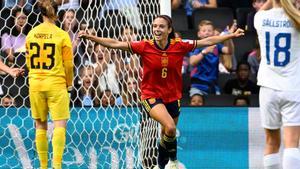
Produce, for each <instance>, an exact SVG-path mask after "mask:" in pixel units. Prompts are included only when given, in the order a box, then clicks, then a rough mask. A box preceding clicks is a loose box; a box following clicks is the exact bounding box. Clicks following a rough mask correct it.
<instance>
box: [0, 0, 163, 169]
mask: <svg viewBox="0 0 300 169" xmlns="http://www.w3.org/2000/svg"><path fill="white" fill-rule="evenodd" d="M20 2H23V1H18V2H17V4H16V3H14V4H11V3H10V1H4V2H2V3H3V4H2V7H1V9H0V15H1V16H0V31H1V46H0V47H1V59H2V61H3V62H4V63H5V64H7V65H9V66H11V67H24V68H25V37H26V34H27V33H28V31H30V29H31V28H32V27H34V26H36V25H38V24H39V23H41V21H42V20H41V16H40V15H39V10H38V7H37V5H38V1H37V0H31V1H24V2H25V3H24V4H22V3H20ZM69 2H70V3H67V4H63V5H61V6H60V7H59V19H58V22H57V25H58V26H59V27H61V28H62V29H64V30H65V31H67V32H68V33H69V35H70V38H71V40H72V44H73V53H74V65H75V71H74V72H75V78H74V89H73V91H72V93H71V119H70V120H69V122H68V127H67V145H66V149H65V155H64V162H63V167H64V168H138V167H141V166H142V167H143V168H151V167H153V166H154V165H155V163H156V156H157V151H156V149H155V148H156V144H157V140H156V139H157V137H158V136H159V133H158V130H157V127H158V124H157V123H156V122H154V121H153V120H151V119H150V118H149V117H148V116H147V115H146V114H143V113H141V110H140V109H139V108H138V107H139V96H140V89H139V86H138V84H139V83H140V81H141V65H140V60H139V57H138V56H136V55H132V54H130V53H128V52H122V51H119V50H111V49H107V48H104V47H102V46H100V45H98V44H95V43H93V42H91V41H88V40H79V39H78V38H77V34H78V32H79V31H87V32H89V33H90V34H95V35H98V36H104V37H111V38H115V39H119V40H123V41H134V40H141V39H144V38H150V37H151V23H152V21H153V19H154V17H155V16H157V15H158V14H159V2H158V0H152V1H146V0H118V1H113V0H111V1H110V0H108V1H76V0H70V1H69ZM79 2H80V3H79ZM0 5H1V4H0ZM0 73H1V76H0V78H1V84H2V85H1V87H0V95H2V98H1V105H2V106H3V107H10V108H9V109H1V116H0V121H1V126H0V142H1V146H0V168H38V167H39V162H38V159H37V154H36V148H35V144H34V134H35V133H34V132H35V131H34V124H33V121H32V119H31V116H30V109H29V106H30V103H29V95H28V81H27V73H25V76H24V77H18V78H16V79H13V78H12V77H10V76H9V75H7V74H5V73H4V72H0ZM2 124H3V125H2ZM52 131H53V124H52V122H51V121H49V128H48V138H49V140H51V137H52ZM49 146H50V147H49V150H50V158H49V159H51V156H52V153H51V149H52V147H51V144H50V141H49ZM50 163H51V162H50V161H49V165H50ZM50 166H51V165H50Z"/></svg>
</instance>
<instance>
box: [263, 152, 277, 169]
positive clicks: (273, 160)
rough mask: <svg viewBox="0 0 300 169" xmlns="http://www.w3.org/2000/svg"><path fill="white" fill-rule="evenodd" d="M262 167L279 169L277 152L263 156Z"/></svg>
mask: <svg viewBox="0 0 300 169" xmlns="http://www.w3.org/2000/svg"><path fill="white" fill-rule="evenodd" d="M264 169H280V155H279V153H275V154H268V155H265V156H264Z"/></svg>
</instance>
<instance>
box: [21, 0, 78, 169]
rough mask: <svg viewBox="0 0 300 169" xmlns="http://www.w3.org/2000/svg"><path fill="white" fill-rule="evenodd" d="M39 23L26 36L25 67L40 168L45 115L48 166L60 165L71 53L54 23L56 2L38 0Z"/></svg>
mask: <svg viewBox="0 0 300 169" xmlns="http://www.w3.org/2000/svg"><path fill="white" fill-rule="evenodd" d="M39 7H40V11H41V15H42V17H43V23H41V24H40V25H38V26H36V27H35V28H33V29H32V30H31V31H30V32H29V33H28V35H27V38H26V50H27V52H26V66H27V68H28V70H29V98H30V105H31V112H32V117H33V119H34V120H35V127H36V135H35V142H36V149H37V153H38V157H39V161H40V168H41V169H47V168H48V140H47V117H48V112H50V116H51V118H52V120H53V122H54V131H53V137H52V147H53V160H52V168H55V169H61V168H62V157H63V152H64V147H65V142H66V123H67V120H68V119H69V118H70V111H69V100H70V98H69V95H68V91H67V89H71V88H72V81H73V62H72V60H73V54H72V44H71V40H70V37H69V35H68V33H67V32H65V31H63V30H62V29H60V28H59V27H57V26H56V25H55V20H56V19H57V4H56V2H54V1H53V0H42V1H40V4H39Z"/></svg>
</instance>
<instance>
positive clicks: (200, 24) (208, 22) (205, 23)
mask: <svg viewBox="0 0 300 169" xmlns="http://www.w3.org/2000/svg"><path fill="white" fill-rule="evenodd" d="M206 25H211V26H212V27H213V29H215V26H214V24H213V22H212V21H210V20H202V21H201V22H200V23H199V24H198V28H200V27H202V26H206Z"/></svg>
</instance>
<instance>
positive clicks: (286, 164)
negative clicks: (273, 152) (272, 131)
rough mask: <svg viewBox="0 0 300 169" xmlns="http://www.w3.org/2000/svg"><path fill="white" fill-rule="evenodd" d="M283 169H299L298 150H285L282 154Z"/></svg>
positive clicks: (299, 157) (299, 153)
mask: <svg viewBox="0 0 300 169" xmlns="http://www.w3.org/2000/svg"><path fill="white" fill-rule="evenodd" d="M282 167H283V169H299V168H300V150H299V149H298V148H286V149H284V152H283V163H282Z"/></svg>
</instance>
